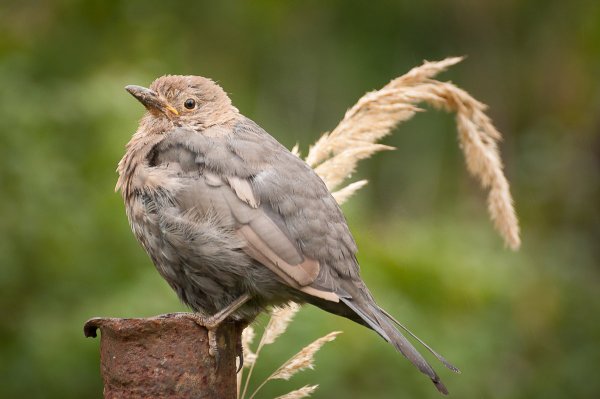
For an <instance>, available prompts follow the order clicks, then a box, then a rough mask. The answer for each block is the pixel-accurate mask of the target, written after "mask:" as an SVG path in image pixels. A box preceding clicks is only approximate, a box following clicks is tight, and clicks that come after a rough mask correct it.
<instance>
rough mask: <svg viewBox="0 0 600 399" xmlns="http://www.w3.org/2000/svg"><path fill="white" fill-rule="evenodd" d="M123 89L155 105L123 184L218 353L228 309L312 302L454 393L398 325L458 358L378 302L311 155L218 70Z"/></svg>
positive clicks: (144, 239) (245, 318)
mask: <svg viewBox="0 0 600 399" xmlns="http://www.w3.org/2000/svg"><path fill="white" fill-rule="evenodd" d="M125 89H126V90H127V91H128V92H129V93H130V94H131V95H133V97H135V98H136V99H137V100H138V101H139V102H140V103H141V104H142V105H144V107H145V108H146V112H145V114H144V115H143V117H142V118H141V120H140V122H139V127H138V129H137V131H136V132H135V133H134V134H133V136H132V137H131V140H130V141H129V143H128V144H127V145H126V152H125V155H124V156H123V158H122V159H121V161H120V162H119V164H118V167H117V172H118V175H119V177H118V181H117V184H116V188H115V190H116V191H120V193H121V196H122V198H123V200H124V203H125V209H126V214H127V218H128V220H129V224H130V226H131V228H132V231H133V233H134V235H135V237H136V238H137V240H138V241H139V243H140V244H141V246H142V247H143V248H144V249H145V250H146V252H147V253H148V255H149V257H150V258H151V260H152V262H153V263H154V265H155V266H156V269H157V270H158V272H159V273H160V275H161V276H162V277H163V278H164V279H165V280H166V281H167V283H168V284H169V285H170V286H171V288H172V289H173V290H174V291H175V292H176V294H177V296H178V297H179V299H180V300H181V301H182V302H183V303H184V304H186V305H187V306H188V307H190V308H191V309H192V310H193V311H194V312H195V313H188V314H191V315H193V316H192V317H193V318H194V320H195V321H196V322H198V324H200V325H203V326H205V327H206V328H207V329H208V331H209V341H210V343H209V345H210V353H211V354H212V355H215V354H217V353H218V348H217V346H216V340H215V331H216V329H217V328H218V326H219V325H220V324H221V323H222V322H223V321H225V320H227V321H231V322H234V323H239V325H240V326H242V328H243V327H244V326H246V325H248V323H250V322H252V321H253V320H254V319H255V318H256V317H257V315H259V314H260V313H261V312H263V311H265V310H266V309H268V308H270V307H272V306H278V305H279V306H281V305H284V304H286V303H288V302H290V301H293V302H297V303H301V304H303V303H308V304H312V305H314V306H317V307H319V308H321V309H323V310H325V311H327V312H330V313H333V314H336V315H339V316H342V317H345V318H347V319H350V320H352V321H354V322H356V323H358V324H361V325H363V326H366V327H368V328H370V329H372V330H374V331H375V332H376V333H377V334H379V335H380V336H381V337H382V338H383V339H384V340H385V341H387V342H389V343H390V344H391V345H393V346H394V347H395V348H396V350H398V351H399V352H400V353H401V354H402V355H404V356H405V357H406V358H407V359H408V360H409V361H410V362H411V363H412V364H413V365H414V366H416V368H417V369H418V370H420V371H421V372H422V373H423V374H425V375H426V376H427V377H429V378H430V379H431V381H432V382H433V384H434V385H435V387H436V388H437V390H438V391H439V392H441V393H443V394H448V390H447V388H446V387H445V386H444V384H443V383H442V381H441V380H440V377H439V376H438V374H437V373H436V372H435V371H434V369H433V368H432V367H431V365H430V364H429V363H428V362H427V361H426V360H425V358H424V357H423V356H422V355H421V354H420V353H419V352H418V351H417V349H415V347H414V346H413V345H412V344H411V342H410V341H409V340H408V339H407V338H406V337H405V336H404V335H403V334H402V332H401V331H400V330H402V331H405V332H406V333H408V334H409V335H410V336H412V337H413V338H414V339H416V340H417V341H418V342H420V343H421V344H423V345H424V346H425V348H426V349H427V350H429V351H430V352H431V353H433V355H434V356H435V357H437V358H438V359H439V360H440V361H441V362H442V363H443V364H444V365H445V366H446V367H448V368H449V369H451V370H453V371H455V372H459V370H458V369H457V368H456V367H454V366H453V365H452V364H450V363H449V362H448V361H447V360H446V359H445V358H443V357H442V356H441V355H439V354H437V353H436V352H435V351H434V350H433V349H431V348H430V347H429V346H428V345H427V344H425V343H424V342H423V341H422V340H420V339H419V338H418V337H416V336H415V335H414V334H413V333H412V332H410V331H409V330H408V329H406V327H405V326H403V325H402V324H401V323H399V322H398V321H397V320H396V319H394V318H393V317H392V316H391V315H390V314H389V313H387V312H386V311H385V310H383V309H382V308H381V307H379V306H378V305H377V303H376V302H375V300H374V298H373V296H372V294H371V292H370V291H369V289H368V288H367V286H366V284H365V283H364V281H363V280H362V278H361V276H360V270H359V264H358V261H357V258H356V253H357V246H356V243H355V241H354V239H353V236H352V234H351V232H350V230H349V228H348V225H347V222H346V219H345V217H344V215H343V213H342V211H341V209H340V207H339V205H338V204H337V202H336V201H335V199H334V198H333V197H332V195H331V193H330V192H329V190H328V188H327V187H326V185H325V183H324V182H323V181H322V180H321V178H320V177H319V176H318V175H317V174H316V173H315V172H314V171H313V169H312V168H311V167H310V166H308V165H307V164H306V163H305V162H304V161H303V160H302V159H300V158H299V157H298V156H297V155H294V154H292V153H291V152H290V151H289V150H288V149H287V148H285V147H284V146H283V145H282V144H280V143H279V142H278V141H277V140H276V139H275V138H274V137H272V136H271V135H269V134H268V133H267V132H266V131H265V130H264V129H262V128H261V127H260V126H259V125H258V124H256V123H255V122H254V121H252V120H251V119H249V118H247V117H245V116H244V115H242V114H241V113H240V111H239V110H238V109H237V108H236V107H235V106H234V105H233V104H232V102H231V99H230V98H229V96H228V95H227V93H226V92H225V91H224V90H223V89H222V88H221V87H220V86H219V85H218V84H217V83H215V82H214V81H213V80H211V79H208V78H204V77H200V76H183V75H165V76H162V77H159V78H158V79H156V80H155V81H154V82H152V84H151V85H150V86H149V87H148V88H146V87H142V86H137V85H129V86H126V87H125ZM238 351H239V348H238ZM240 360H242V358H241V357H240Z"/></svg>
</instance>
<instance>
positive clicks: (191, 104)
mask: <svg viewBox="0 0 600 399" xmlns="http://www.w3.org/2000/svg"><path fill="white" fill-rule="evenodd" d="M183 106H184V107H186V108H187V109H194V107H195V106H196V100H194V99H193V98H188V99H187V100H185V102H184V103H183Z"/></svg>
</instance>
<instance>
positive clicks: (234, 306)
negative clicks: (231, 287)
mask: <svg viewBox="0 0 600 399" xmlns="http://www.w3.org/2000/svg"><path fill="white" fill-rule="evenodd" d="M249 299H250V295H249V294H244V295H242V296H240V297H239V298H238V299H236V300H235V301H233V302H232V303H230V304H229V305H228V306H226V307H225V308H223V309H221V310H220V311H218V312H217V313H215V314H214V315H212V316H205V315H202V314H199V313H171V314H169V315H168V316H171V317H182V318H186V319H189V320H192V321H193V322H194V323H196V324H197V325H199V326H201V327H204V328H206V330H207V331H208V354H209V355H210V356H213V357H214V358H215V359H216V361H217V367H218V366H219V347H218V345H217V328H218V327H219V325H221V323H222V322H223V321H225V319H227V317H229V316H230V315H231V314H232V313H234V312H235V311H236V310H238V309H239V308H240V307H241V306H242V305H243V304H245V303H246V302H248V300H249ZM244 327H245V324H244ZM241 331H243V328H242V330H241ZM241 331H240V333H239V334H238V336H240V337H241ZM239 341H240V342H239V343H236V351H237V353H236V354H237V356H239V357H240V367H241V364H242V361H243V353H242V349H241V345H242V344H241V338H240V339H239ZM240 354H241V355H240ZM238 371H239V370H238Z"/></svg>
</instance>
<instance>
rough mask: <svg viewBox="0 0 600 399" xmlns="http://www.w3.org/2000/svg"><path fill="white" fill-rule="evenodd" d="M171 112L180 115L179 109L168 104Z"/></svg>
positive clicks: (167, 107)
mask: <svg viewBox="0 0 600 399" xmlns="http://www.w3.org/2000/svg"><path fill="white" fill-rule="evenodd" d="M165 108H166V109H167V110H168V111H169V112H171V113H172V114H174V115H179V111H177V110H176V109H175V108H174V107H173V106H171V105H167V106H166V107H165Z"/></svg>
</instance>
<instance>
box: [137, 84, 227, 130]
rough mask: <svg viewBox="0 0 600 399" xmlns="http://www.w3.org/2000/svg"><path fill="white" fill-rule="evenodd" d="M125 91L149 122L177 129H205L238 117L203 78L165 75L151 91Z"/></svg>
mask: <svg viewBox="0 0 600 399" xmlns="http://www.w3.org/2000/svg"><path fill="white" fill-rule="evenodd" d="M125 90H127V91H128V92H129V93H130V94H131V95H132V96H134V97H135V98H136V99H137V100H138V101H139V102H141V103H142V104H143V105H144V107H146V109H147V110H148V114H147V115H146V117H145V119H146V120H147V121H149V122H151V121H157V120H160V121H161V122H167V121H170V122H172V123H173V124H174V125H176V126H184V127H186V126H187V127H191V128H194V129H205V128H207V127H210V126H213V125H217V124H222V123H226V122H228V121H230V120H232V119H235V118H236V117H237V115H238V110H237V109H236V108H235V107H234V106H233V105H231V100H230V99H229V97H228V96H227V94H226V93H225V91H223V89H222V88H221V87H220V86H219V85H218V84H216V83H215V82H213V81H212V80H210V79H207V78H203V77H201V76H176V75H166V76H161V77H160V78H158V79H156V80H155V81H154V82H152V84H151V85H150V87H149V88H145V87H142V86H135V85H130V86H126V87H125ZM161 124H162V123H161Z"/></svg>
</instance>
